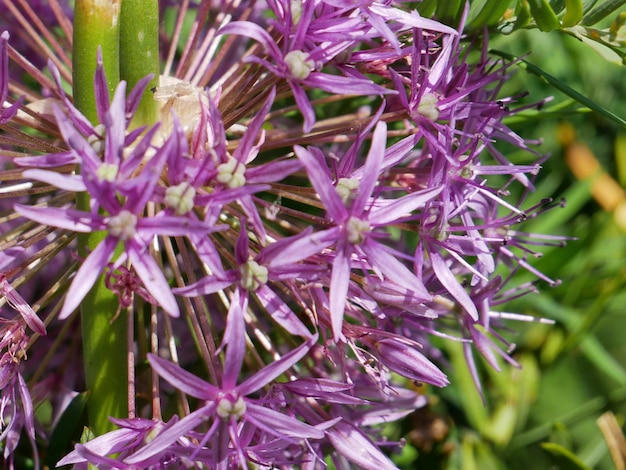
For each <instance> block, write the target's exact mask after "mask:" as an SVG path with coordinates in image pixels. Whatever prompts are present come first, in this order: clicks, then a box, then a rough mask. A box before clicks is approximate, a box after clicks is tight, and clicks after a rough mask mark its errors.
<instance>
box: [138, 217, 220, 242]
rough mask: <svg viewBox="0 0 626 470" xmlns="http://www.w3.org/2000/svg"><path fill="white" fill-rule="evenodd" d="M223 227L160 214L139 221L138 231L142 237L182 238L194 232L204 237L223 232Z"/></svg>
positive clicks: (188, 218)
mask: <svg viewBox="0 0 626 470" xmlns="http://www.w3.org/2000/svg"><path fill="white" fill-rule="evenodd" d="M222 227H223V226H211V225H209V224H207V223H205V222H202V221H200V220H197V219H193V218H190V217H185V216H177V215H166V214H164V213H163V212H160V213H159V214H157V215H156V216H154V217H142V218H140V219H139V220H138V221H137V230H138V231H141V232H142V235H149V236H152V235H166V236H170V237H182V236H186V235H189V234H190V233H192V232H194V233H197V234H199V235H204V234H207V233H209V232H214V231H216V230H221V229H222Z"/></svg>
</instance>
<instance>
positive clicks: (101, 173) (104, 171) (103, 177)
mask: <svg viewBox="0 0 626 470" xmlns="http://www.w3.org/2000/svg"><path fill="white" fill-rule="evenodd" d="M118 170H119V167H118V166H117V165H116V164H115V163H103V164H102V165H100V167H99V168H98V170H97V171H96V176H97V177H98V179H99V180H100V181H108V182H109V183H112V182H113V181H115V178H117V172H118Z"/></svg>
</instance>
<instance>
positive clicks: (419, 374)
mask: <svg viewBox="0 0 626 470" xmlns="http://www.w3.org/2000/svg"><path fill="white" fill-rule="evenodd" d="M376 350H377V351H378V354H379V358H380V361H381V362H382V363H383V364H384V365H385V366H387V367H388V368H389V369H391V370H392V371H394V372H396V373H398V374H400V375H401V376H403V377H406V378H407V379H410V380H415V381H418V382H426V383H429V384H432V385H436V386H437V387H445V386H446V385H448V383H449V382H448V379H447V378H446V376H445V374H444V373H443V372H441V371H440V370H439V368H438V367H437V366H436V365H435V364H433V363H432V362H430V361H429V360H428V359H427V358H426V357H425V356H424V355H423V354H422V353H420V352H419V351H417V350H416V349H415V347H414V346H412V345H410V344H406V343H405V342H403V341H401V340H399V339H397V338H394V337H390V338H385V339H383V340H380V341H378V342H376Z"/></svg>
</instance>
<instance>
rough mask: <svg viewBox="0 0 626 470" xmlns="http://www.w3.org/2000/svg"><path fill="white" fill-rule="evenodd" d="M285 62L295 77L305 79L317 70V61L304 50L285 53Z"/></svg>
mask: <svg viewBox="0 0 626 470" xmlns="http://www.w3.org/2000/svg"><path fill="white" fill-rule="evenodd" d="M285 63H286V64H287V67H289V73H290V74H291V76H292V77H293V78H297V79H298V80H304V79H305V78H307V77H308V76H309V74H310V73H311V72H312V71H313V70H315V62H313V60H311V58H310V57H309V54H307V53H306V52H302V51H291V52H287V54H286V55H285Z"/></svg>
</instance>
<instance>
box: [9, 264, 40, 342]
mask: <svg viewBox="0 0 626 470" xmlns="http://www.w3.org/2000/svg"><path fill="white" fill-rule="evenodd" d="M0 293H2V295H4V297H5V298H6V300H7V302H8V304H9V305H10V306H11V307H12V308H14V309H15V310H17V311H18V313H19V314H20V315H21V316H22V318H23V319H24V321H25V322H26V324H27V325H28V327H29V328H30V329H31V330H33V331H34V332H35V333H39V334H40V335H42V336H44V335H45V334H46V326H45V325H44V323H43V322H42V321H41V319H40V318H39V317H38V316H37V314H36V313H35V311H34V310H33V309H32V308H31V306H30V305H29V304H28V302H26V301H25V300H24V298H23V297H22V296H21V295H20V294H19V293H18V292H17V291H16V290H15V289H13V286H11V284H10V283H9V282H8V281H7V280H6V279H4V275H3V274H0Z"/></svg>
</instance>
